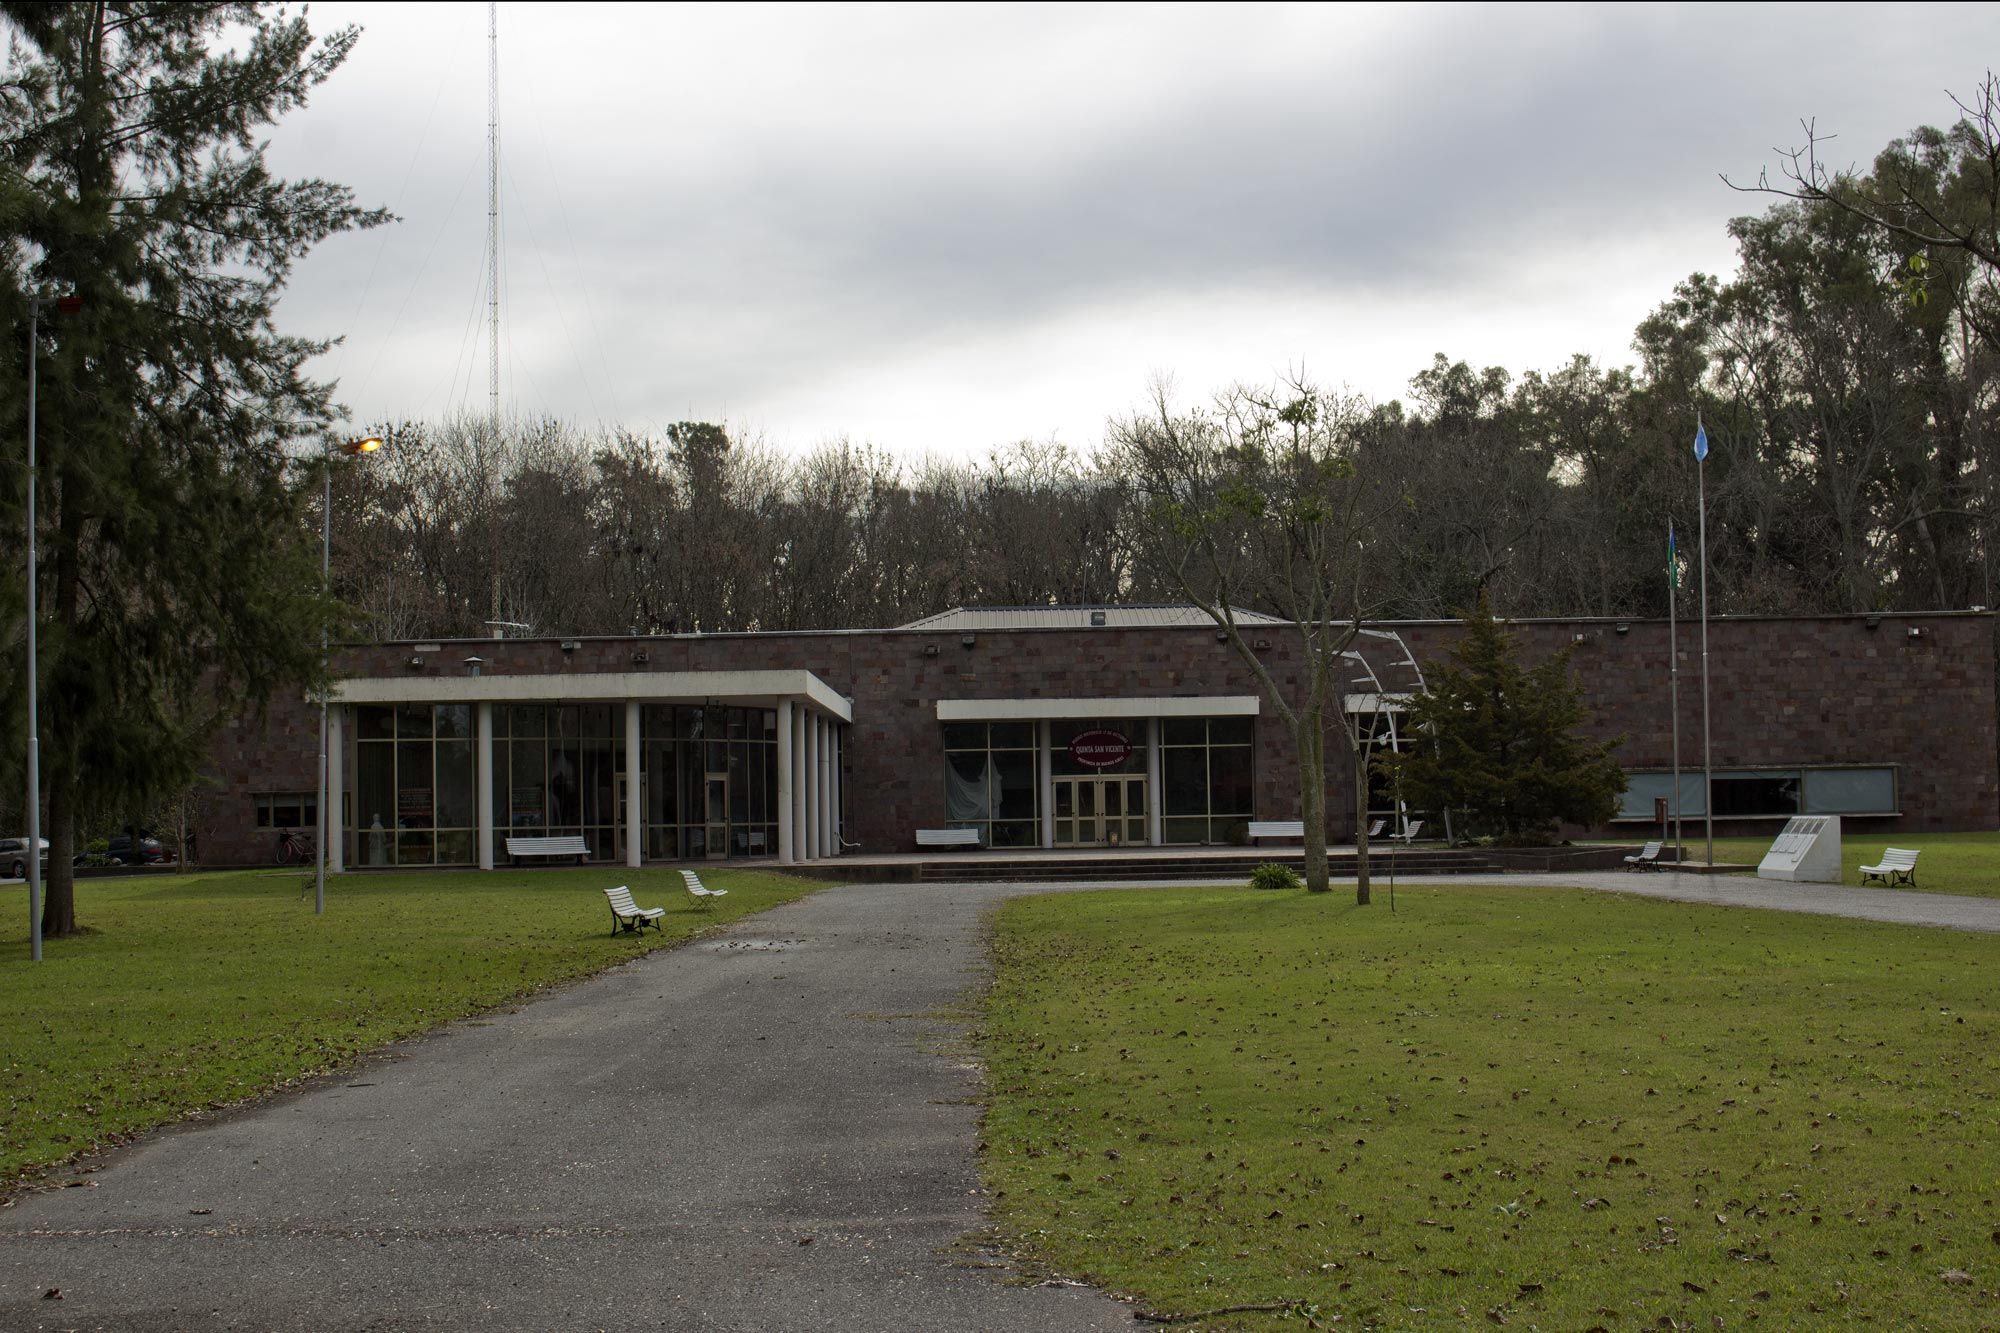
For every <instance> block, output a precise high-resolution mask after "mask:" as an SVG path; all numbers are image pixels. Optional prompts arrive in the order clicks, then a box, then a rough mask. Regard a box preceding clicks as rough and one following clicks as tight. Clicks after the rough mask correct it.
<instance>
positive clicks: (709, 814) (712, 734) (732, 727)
mask: <svg viewBox="0 0 2000 1333" xmlns="http://www.w3.org/2000/svg"><path fill="white" fill-rule="evenodd" d="M639 732H640V738H641V744H642V745H643V747H644V765H645V782H646V791H645V801H644V805H645V811H646V854H647V855H648V856H650V857H654V858H657V859H661V860H672V859H675V858H679V857H690V858H692V857H700V856H710V855H729V856H775V855H777V852H778V713H777V710H776V709H773V708H727V707H722V706H720V705H717V706H713V707H701V706H687V705H683V706H678V707H676V706H673V705H668V704H651V705H648V706H647V707H646V708H645V709H643V710H642V711H641V713H640V717H639Z"/></svg>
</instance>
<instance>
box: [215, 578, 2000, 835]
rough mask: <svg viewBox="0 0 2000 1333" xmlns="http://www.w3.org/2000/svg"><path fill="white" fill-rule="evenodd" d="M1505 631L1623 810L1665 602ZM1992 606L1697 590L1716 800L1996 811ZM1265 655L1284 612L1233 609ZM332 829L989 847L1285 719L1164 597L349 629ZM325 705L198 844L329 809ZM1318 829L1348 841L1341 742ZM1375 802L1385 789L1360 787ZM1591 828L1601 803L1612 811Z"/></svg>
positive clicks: (1263, 769) (1132, 801) (1443, 646)
mask: <svg viewBox="0 0 2000 1333" xmlns="http://www.w3.org/2000/svg"><path fill="white" fill-rule="evenodd" d="M1512 628H1513V631H1514V633H1515V634H1516V636H1517V638H1518V640H1519V642H1520V645H1521V648H1522V651H1523V654H1524V656H1525V657H1526V658H1527V659H1528V660H1530V661H1536V660H1540V659H1542V658H1544V657H1546V656H1547V655H1548V654H1549V653H1551V652H1554V651H1557V650H1559V649H1561V648H1564V647H1573V648H1574V650H1575V651H1574V657H1573V669H1574V672H1575V675H1576V677H1577V679H1578V681H1579V682H1580V684H1581V685H1582V687H1583V690H1584V693H1585V696H1586V698H1587V699H1588V700H1589V701H1590V703H1591V705H1592V708H1593V710H1594V722H1593V726H1594V727H1595V728H1596V729H1597V730H1598V731H1599V732H1600V733H1601V734H1604V735H1617V736H1622V737H1623V738H1624V740H1623V743H1622V745H1621V747H1620V749H1619V751H1618V754H1619V759H1620V762H1621V763H1622V764H1623V765H1624V766H1625V768H1626V770H1627V772H1628V774H1629V776H1630V779H1631V782H1632V791H1631V792H1630V793H1628V796H1627V798H1626V808H1625V811H1624V816H1623V818H1622V819H1621V820H1620V821H1618V822H1617V823H1614V826H1613V828H1612V829H1611V830H1608V831H1610V832H1617V831H1618V830H1619V829H1620V827H1621V826H1622V828H1623V829H1624V830H1626V831H1628V832H1635V833H1636V832H1640V831H1641V830H1642V829H1643V828H1644V827H1645V826H1647V825H1649V824H1650V822H1651V819H1652V812H1653V800H1654V798H1655V797H1656V796H1667V795H1668V794H1669V788H1670V787H1671V785H1672V784H1671V779H1670V777H1669V776H1668V770H1669V768H1670V765H1671V762H1672V754H1671V731H1670V728H1669V719H1668V712H1669V705H1668V700H1669V691H1670V675H1669V671H1668V652H1667V634H1668V631H1667V626H1666V624H1665V623H1664V622H1659V621H1636V620H1635V621H1619V620H1564V621H1528V622H1521V623H1519V624H1516V625H1515V626H1513V627H1512ZM1994 628H1995V627H1994V621H1993V616H1992V615H1991V614H1990V613H1985V612H1954V613H1941V614H1933V615H1909V616H1899V615H1889V616H1879V617H1878V616H1866V617H1864V616H1834V617H1791V618H1727V619H1718V620H1714V621H1711V622H1710V626H1709V661H1710V671H1711V679H1712V687H1711V710H1712V717H1711V734H1712V737H1713V763H1714V770H1715V772H1714V787H1713V792H1714V799H1715V805H1716V820H1717V826H1718V831H1727V832H1742V833H1774V832H1775V831H1776V829H1777V827H1778V824H1779V823H1780V822H1781V821H1782V820H1783V819H1784V818H1785V817H1787V816H1789V815H1791V814H1796V813H1837V814H1841V815H1843V816H1844V817H1845V818H1846V819H1847V820H1848V821H1849V822H1850V823H1851V824H1852V825H1853V826H1854V827H1856V828H1857V829H1859V830H1861V831H1865V832H1867V833H1869V834H1876V833H1889V832H1892V831H1905V830H1945V829H1985V828H1993V827H1995V826H1996V820H2000V774H1996V741H1997V739H2000V738H1996V722H1995V653H1994ZM1458 632H1459V628H1458V626H1457V624H1456V623H1455V622H1415V623H1399V624H1393V625H1383V626H1380V627H1378V628H1377V629H1376V631H1375V632H1373V633H1371V634H1370V635H1369V636H1367V637H1366V638H1364V639H1363V640H1362V641H1361V643H1360V644H1359V645H1358V648H1359V656H1358V657H1357V658H1356V659H1355V662H1354V665H1355V672H1354V675H1353V678H1352V680H1351V681H1350V683H1349V685H1348V692H1347V695H1346V699H1345V704H1346V707H1347V708H1348V709H1349V710H1350V712H1355V713H1358V714H1362V715H1364V721H1365V723H1366V725H1367V727H1368V728H1369V729H1370V730H1372V731H1374V733H1375V734H1376V735H1378V736H1379V737H1380V738H1381V740H1382V743H1384V744H1396V743H1403V742H1404V741H1406V740H1407V737H1403V736H1401V735H1400V734H1399V733H1398V732H1397V730H1396V726H1395V722H1396V718H1397V715H1398V714H1399V713H1400V699H1401V698H1402V697H1404V696H1405V695H1407V693H1408V692H1409V691H1410V690H1412V689H1414V688H1417V685H1418V681H1419V676H1418V672H1419V669H1420V668H1421V666H1422V664H1424V663H1427V662H1431V661H1435V660H1437V659H1438V658H1440V657H1441V656H1442V655H1443V654H1444V653H1445V652H1446V651H1447V650H1448V648H1449V646H1450V644H1451V642H1452V640H1453V638H1454V637H1455V636H1456V634H1457V633H1458ZM1244 633H1245V635H1246V637H1248V638H1251V639H1253V640H1254V641H1256V642H1258V643H1259V644H1260V645H1262V648H1261V654H1262V656H1263V657H1264V658H1265V660H1266V662H1267V663H1268V664H1269V666H1270V667H1271V669H1272V672H1273V674H1274V676H1275V677H1276V678H1277V679H1278V680H1279V681H1280V682H1281V683H1282V684H1284V685H1287V686H1293V685H1296V682H1297V669H1296V668H1297V664H1296V660H1295V657H1294V656H1293V647H1292V639H1291V637H1290V636H1291V634H1292V631H1291V630H1289V628H1288V627H1287V626H1286V625H1284V624H1283V623H1281V622H1277V621H1271V620H1267V619H1263V618H1256V617H1250V618H1246V623H1245V629H1244ZM1679 635H1680V637H1679V657H1680V677H1679V679H1680V716H1681V724H1680V742H1681V762H1682V770H1683V773H1682V803H1683V814H1684V815H1685V816H1686V817H1687V818H1688V819H1689V820H1697V819H1699V818H1700V816H1701V813H1702V805H1701V801H1702V799H1703V787H1702V781H1701V773H1700V766H1701V748H1700V747H1701V734H1702V730H1701V729H1702V716H1701V691H1700V680H1701V677H1700V667H1701V661H1700V642H1699V636H1698V631H1697V629H1696V627H1694V626H1691V625H1688V624H1685V623H1684V624H1682V625H1681V626H1680V631H1679ZM333 670H334V675H335V677H336V679H337V682H338V684H337V686H336V689H335V694H334V698H335V706H334V707H333V708H332V709H331V710H330V717H331V721H332V724H333V725H332V729H331V730H332V744H331V746H330V764H329V769H330V784H331V788H332V790H333V791H335V792H336V793H337V794H338V799H337V800H335V801H333V802H331V803H330V804H331V805H332V806H333V809H334V811H335V813H336V814H337V816H338V819H339V825H340V829H339V836H337V837H336V838H335V839H334V841H333V844H332V849H331V850H332V852H333V860H334V863H335V864H336V865H337V866H338V865H344V866H347V867H368V866H390V865H434V864H436V865H492V864H493V863H494V862H495V860H496V859H498V860H500V861H502V862H504V860H505V852H504V839H505V837H506V836H507V835H508V834H509V833H515V834H523V835H525V834H542V833H564V834H580V835H582V836H583V837H584V838H585V840H586V843H587V845H588V846H589V847H590V849H591V855H592V856H593V857H594V858H595V859H598V860H602V861H608V862H616V863H625V864H631V865H637V864H641V863H642V862H644V861H651V860H681V859H690V858H704V857H718V856H751V857H775V858H777V859H779V860H781V861H797V860H808V859H816V858H820V857H826V856H835V855H839V854H841V853H842V852H843V851H847V852H853V851H856V850H861V851H867V852H885V851H900V850H908V849H910V848H912V847H913V846H914V837H915V832H916V830H918V829H932V828H944V827H947V826H955V827H970V828H974V829H977V830H978V832H979V834H980V837H981V839H982V841H983V842H985V843H987V844H988V845H993V846H1003V847H1004V846H1020V847H1046V846H1108V845H1133V844H1178V843H1222V842H1230V841H1240V840H1241V838H1242V832H1243V829H1242V826H1243V825H1244V824H1245V823H1246V822H1247V821H1248V820H1250V819H1252V818H1257V819H1289V818H1296V817H1297V814H1298V809H1299V802H1298V789H1297V772H1296V766H1295V763H1294V761H1293V757H1292V751H1291V746H1290V742H1289V738H1288V736H1287V733H1286V731H1285V728H1284V727H1283V725H1282V724H1281V723H1280V722H1279V721H1278V719H1277V718H1275V717H1274V716H1272V715H1271V712H1270V709H1269V708H1268V706H1267V705H1266V704H1265V703H1264V701H1263V700H1262V698H1261V697H1260V695H1259V691H1258V688H1257V683H1256V681H1255V679H1254V678H1253V676H1252V674H1251V673H1250V672H1249V671H1248V670H1247V669H1246V668H1245V667H1244V666H1243V664H1242V663H1241V662H1240V661H1239V660H1238V659H1237V657H1236V656H1235V654H1234V653H1233V652H1232V651H1231V650H1230V648H1229V647H1228V645H1227V644H1225V643H1223V642H1220V641H1219V639H1218V636H1217V633H1216V630H1215V628H1214V627H1213V625H1211V624H1210V623H1209V622H1208V621H1207V620H1206V619H1204V618H1203V617H1201V616H1200V615H1199V614H1198V613H1196V612H1193V611H1190V610H1189V609H1187V608H1180V607H1108V608H1088V607H1083V608H1056V607H1047V608H1025V609H993V610H967V611H956V612H948V613H945V614H944V615H941V616H934V617H931V618H929V619H927V620H923V621H918V622H916V623H914V624H912V625H908V626H904V627H901V628H898V629H889V630H841V631H824V632H805V633H778V634H715V635H675V636H664V637H653V638H635V637H625V638H588V639H570V640H557V639H542V638H528V639H507V640H492V639H473V640H452V641H437V640H433V641H428V642H403V643H379V644H367V645H352V646H347V647H344V648H341V649H338V650H337V651H336V653H335V657H334V663H333ZM318 726H319V715H318V710H317V708H316V707H314V706H312V705H311V704H309V703H308V702H306V701H304V700H300V699H295V698H294V699H278V700H273V701H272V703H271V705H270V707H269V709H268V710H267V712H266V714H265V716H264V717H263V718H261V719H246V720H245V721H243V722H242V723H241V724H239V725H238V726H237V727H235V728H233V729H231V730H229V731H227V732H225V733H224V735H223V736H221V737H220V738H219V739H218V742H217V754H216V770H217V774H218V776H219V779H220V783H221V785H220V787H219V789H218V790H217V792H216V793H215V795H214V796H213V797H212V798H211V799H210V809H209V811H208V812H207V815H206V817H205V818H204V820H203V831H202V848H203V853H204V857H205V859H207V860H208V861H209V862H211V863H213V864H258V863H268V862H270V861H271V860H272V859H273V854H274V848H275V845H276V842H277V839H278V835H279V832H280V831H282V830H284V829H287V828H301V829H310V828H312V827H314V826H315V824H316V822H317V814H316V803H317V798H316V790H317V786H318V783H317V776H316V767H317V758H318ZM1330 753H1331V755H1332V756H1333V759H1332V760H1330V763H1331V765H1332V767H1333V768H1334V770H1335V771H1334V772H1332V773H1331V774H1330V775H1329V782H1328V792H1327V797H1328V799H1327V809H1328V819H1329V826H1328V833H1329V836H1330V837H1331V838H1333V839H1334V840H1336V841H1342V840H1351V839H1352V837H1353V833H1354V822H1355V813H1354V809H1355V801H1354V798H1353V790H1354V789H1353V785H1352V784H1353V780H1354V779H1353V775H1352V773H1351V771H1349V769H1348V768H1347V766H1346V765H1345V764H1344V763H1341V762H1338V759H1339V756H1340V754H1341V751H1340V749H1339V748H1338V747H1336V748H1334V749H1333V750H1332V751H1331V752H1330ZM1370 806H1371V815H1379V816H1382V817H1386V818H1389V819H1392V820H1393V819H1394V818H1396V817H1397V816H1398V814H1399V812H1398V811H1396V810H1395V809H1394V808H1393V805H1392V804H1391V803H1390V802H1389V800H1388V797H1387V795H1386V794H1385V793H1374V794H1372V795H1371V800H1370ZM1605 831H1606V830H1598V832H1605Z"/></svg>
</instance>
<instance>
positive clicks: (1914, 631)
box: [1910, 625, 1924, 639]
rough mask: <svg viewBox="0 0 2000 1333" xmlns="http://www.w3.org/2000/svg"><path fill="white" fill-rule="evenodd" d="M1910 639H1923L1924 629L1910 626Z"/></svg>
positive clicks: (1920, 626)
mask: <svg viewBox="0 0 2000 1333" xmlns="http://www.w3.org/2000/svg"><path fill="white" fill-rule="evenodd" d="M1910 637H1911V638H1913V639H1921V638H1923V637H1924V627H1923V626H1922V625H1912V626H1910Z"/></svg>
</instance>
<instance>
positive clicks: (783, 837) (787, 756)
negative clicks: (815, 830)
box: [778, 699, 799, 865]
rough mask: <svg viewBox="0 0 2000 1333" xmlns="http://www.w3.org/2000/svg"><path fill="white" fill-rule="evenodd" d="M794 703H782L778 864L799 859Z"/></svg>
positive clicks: (780, 716)
mask: <svg viewBox="0 0 2000 1333" xmlns="http://www.w3.org/2000/svg"><path fill="white" fill-rule="evenodd" d="M794 748H795V747H794V746H793V744H792V701H791V700H790V699H780V700H778V862H779V864H781V865H791V864H793V863H794V862H796V861H797V860H798V859H799V858H798V852H797V841H798V832H797V827H798V826H797V825H796V824H794V823H793V822H792V751H793V749H794Z"/></svg>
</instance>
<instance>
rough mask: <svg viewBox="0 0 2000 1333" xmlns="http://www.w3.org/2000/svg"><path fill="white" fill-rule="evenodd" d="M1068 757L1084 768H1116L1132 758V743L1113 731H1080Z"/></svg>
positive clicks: (1074, 739) (1070, 744)
mask: <svg viewBox="0 0 2000 1333" xmlns="http://www.w3.org/2000/svg"><path fill="white" fill-rule="evenodd" d="M1069 757H1070V758H1071V759H1074V760H1075V761H1076V762H1077V763H1079V764H1082V765H1083V766H1084V767H1085V768H1116V767H1118V765H1120V764H1122V763H1124V762H1125V761H1126V760H1127V759H1130V758H1131V757H1132V742H1131V741H1130V740H1129V739H1127V738H1126V737H1124V736H1122V735H1120V734H1119V733H1118V732H1115V731H1080V732H1078V733H1077V734H1076V736H1075V737H1074V738H1073V739H1072V740H1071V741H1070V743H1069Z"/></svg>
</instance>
